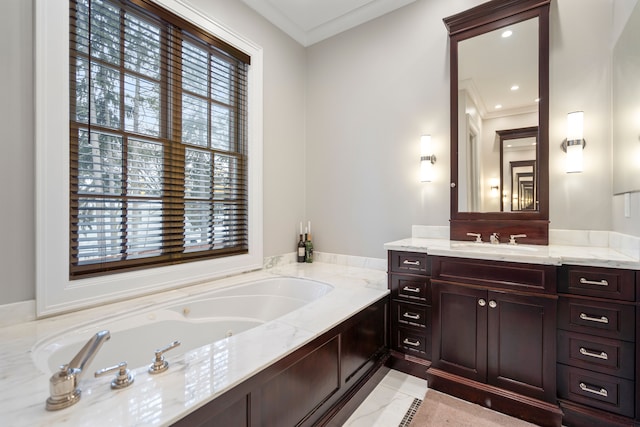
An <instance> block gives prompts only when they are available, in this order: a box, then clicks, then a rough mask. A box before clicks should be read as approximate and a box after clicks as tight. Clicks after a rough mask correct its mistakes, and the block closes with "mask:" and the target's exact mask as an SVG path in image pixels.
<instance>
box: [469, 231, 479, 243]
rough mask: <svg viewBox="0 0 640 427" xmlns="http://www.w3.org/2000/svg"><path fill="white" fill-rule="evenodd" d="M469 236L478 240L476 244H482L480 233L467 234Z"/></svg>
mask: <svg viewBox="0 0 640 427" xmlns="http://www.w3.org/2000/svg"><path fill="white" fill-rule="evenodd" d="M467 236H471V237H475V238H476V240H475V242H476V243H482V234H480V233H467Z"/></svg>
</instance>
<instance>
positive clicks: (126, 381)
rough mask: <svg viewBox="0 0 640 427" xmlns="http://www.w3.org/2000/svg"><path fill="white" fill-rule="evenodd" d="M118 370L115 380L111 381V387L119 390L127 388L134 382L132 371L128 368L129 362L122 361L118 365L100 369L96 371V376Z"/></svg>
mask: <svg viewBox="0 0 640 427" xmlns="http://www.w3.org/2000/svg"><path fill="white" fill-rule="evenodd" d="M114 371H118V373H117V374H116V377H115V379H114V380H113V381H111V388H112V389H114V390H118V389H121V388H125V387H128V386H130V385H131V384H133V380H134V377H133V375H132V374H131V371H129V370H128V369H127V362H120V363H118V364H117V365H114V366H109V367H108V368H104V369H100V370H98V371H96V372H95V374H94V376H95V377H96V378H98V377H101V376H103V375H106V374H108V373H110V372H114Z"/></svg>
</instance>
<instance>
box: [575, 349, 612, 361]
mask: <svg viewBox="0 0 640 427" xmlns="http://www.w3.org/2000/svg"><path fill="white" fill-rule="evenodd" d="M580 354H582V355H585V356H589V357H595V358H596V359H602V360H609V355H608V354H607V353H605V352H604V351H601V352H600V353H598V352H596V351H591V350H588V349H586V348H584V347H580Z"/></svg>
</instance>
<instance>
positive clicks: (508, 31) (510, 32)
mask: <svg viewBox="0 0 640 427" xmlns="http://www.w3.org/2000/svg"><path fill="white" fill-rule="evenodd" d="M512 34H513V31H511V30H506V31H503V32H502V38H503V39H506V38H507V37H511V35H512Z"/></svg>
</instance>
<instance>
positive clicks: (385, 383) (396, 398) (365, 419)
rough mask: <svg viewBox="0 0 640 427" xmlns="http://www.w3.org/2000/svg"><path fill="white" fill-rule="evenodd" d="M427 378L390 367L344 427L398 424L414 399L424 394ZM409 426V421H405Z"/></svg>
mask: <svg viewBox="0 0 640 427" xmlns="http://www.w3.org/2000/svg"><path fill="white" fill-rule="evenodd" d="M426 391H427V381H425V380H423V379H420V378H417V377H413V376H411V375H407V374H404V373H402V372H399V371H395V370H393V369H392V370H391V371H389V373H387V375H386V376H385V377H384V378H383V379H382V381H380V383H379V384H378V386H377V387H376V388H375V389H374V390H373V391H372V392H371V394H369V396H368V397H367V398H366V399H365V401H364V402H362V404H361V405H360V406H359V407H358V409H356V411H355V412H354V413H353V415H351V417H350V418H349V419H348V420H347V421H346V422H345V423H344V425H343V427H397V426H400V425H401V424H402V425H405V424H404V423H403V418H404V416H405V414H406V413H407V411H408V410H409V409H410V408H411V405H412V404H413V401H414V399H420V400H422V398H423V397H424V394H425V393H426ZM406 425H408V423H407V424H406Z"/></svg>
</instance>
